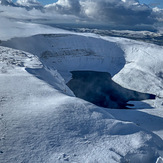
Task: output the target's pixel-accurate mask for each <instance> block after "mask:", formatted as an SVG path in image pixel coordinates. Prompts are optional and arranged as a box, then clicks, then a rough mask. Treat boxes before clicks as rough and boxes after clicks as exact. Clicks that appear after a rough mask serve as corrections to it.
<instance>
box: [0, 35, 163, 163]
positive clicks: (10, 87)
mask: <svg viewBox="0 0 163 163" xmlns="http://www.w3.org/2000/svg"><path fill="white" fill-rule="evenodd" d="M82 35H83V36H81V35H69V34H62V35H60V34H59V35H36V36H32V37H28V38H15V39H11V40H9V41H6V42H2V43H1V45H4V46H8V47H12V48H16V49H21V50H24V51H27V52H31V53H33V54H34V55H32V54H29V53H26V52H22V51H19V50H13V49H9V48H5V47H1V59H0V61H1V65H2V66H1V71H0V72H1V77H0V90H1V97H0V99H1V101H0V105H1V113H2V114H1V119H0V120H1V124H2V131H3V134H0V136H1V141H0V143H1V146H0V151H1V156H2V157H1V158H0V159H1V160H2V162H4V163H8V162H12V163H14V162H36V163H37V162H39V163H40V162H43V163H44V162H48V163H51V162H52V163H53V162H56V163H57V162H58V163H61V162H64V161H68V162H77V163H80V162H81V163H82V162H89V163H91V162H92V163H94V162H99V163H105V162H107V163H108V160H109V162H113V163H114V162H118V163H119V162H130V161H131V162H142V163H144V162H145V163H153V162H156V160H157V158H158V157H159V155H161V153H162V148H163V142H162V140H161V139H160V138H159V137H157V136H156V135H154V134H153V133H151V132H148V131H145V130H143V129H141V128H139V127H138V126H139V125H140V126H141V127H144V128H145V129H148V130H149V131H152V132H155V133H157V134H158V135H159V136H160V137H162V127H161V125H160V124H162V122H163V121H162V116H161V115H162V112H161V110H159V112H158V113H156V111H152V109H151V110H150V111H148V109H146V112H147V113H145V111H144V112H143V111H139V110H138V111H137V110H136V111H133V112H129V111H125V110H123V112H122V111H120V110H117V111H115V110H110V109H108V110H106V109H104V108H100V107H97V106H95V105H93V104H90V103H88V102H86V101H83V100H81V99H78V98H76V97H73V96H74V95H73V93H72V92H71V91H70V90H69V88H68V87H67V86H66V82H67V81H69V80H70V79H71V74H70V71H74V70H75V71H77V70H91V71H101V72H109V73H110V74H111V75H112V76H113V80H115V81H116V82H117V83H119V84H121V85H122V86H125V87H127V88H129V89H134V90H136V91H140V92H144V93H153V94H156V93H159V94H160V95H161V93H162V69H161V65H162V47H159V46H155V45H151V44H145V43H144V44H143V43H141V44H140V43H138V42H135V41H131V40H126V39H116V38H111V37H100V36H97V35H93V34H90V35H89V34H85V35H88V36H87V37H85V36H84V34H82ZM22 53H25V55H23V57H18V58H17V57H16V56H21V54H22ZM36 56H37V57H36ZM15 57H16V58H17V59H14V58H15ZM151 86H152V87H151ZM161 101H162V99H159V100H158V99H156V100H155V101H154V102H152V103H153V104H152V103H150V102H149V104H150V105H151V107H154V106H155V105H157V106H159V108H161V103H162V102H161ZM142 103H143V102H142ZM143 106H145V105H143ZM151 107H150V108H151ZM110 113H111V114H110ZM149 113H151V114H154V115H149ZM133 114H134V115H133ZM112 115H114V117H116V118H114V117H113V116H112ZM143 118H145V119H144V120H143ZM118 119H121V120H125V121H131V122H135V124H133V123H130V122H122V121H120V120H118ZM155 120H156V123H153V121H154V122H155ZM144 123H145V124H144ZM147 123H148V124H147ZM18 133H19V134H18ZM161 156H162V155H161ZM1 160H0V161H1ZM15 160H17V161H15ZM158 160H161V157H160V159H158Z"/></svg>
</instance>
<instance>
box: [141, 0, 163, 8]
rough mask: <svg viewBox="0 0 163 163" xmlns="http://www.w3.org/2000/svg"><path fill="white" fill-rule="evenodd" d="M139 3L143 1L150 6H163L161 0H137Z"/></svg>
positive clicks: (162, 0)
mask: <svg viewBox="0 0 163 163" xmlns="http://www.w3.org/2000/svg"><path fill="white" fill-rule="evenodd" d="M139 2H140V3H145V4H147V5H149V6H151V7H155V6H158V7H160V8H163V0H139Z"/></svg>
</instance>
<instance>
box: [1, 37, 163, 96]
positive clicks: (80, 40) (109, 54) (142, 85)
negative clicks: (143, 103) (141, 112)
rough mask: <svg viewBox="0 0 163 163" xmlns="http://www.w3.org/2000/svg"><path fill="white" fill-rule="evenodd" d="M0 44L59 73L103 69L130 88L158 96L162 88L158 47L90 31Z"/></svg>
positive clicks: (161, 48)
mask: <svg viewBox="0 0 163 163" xmlns="http://www.w3.org/2000/svg"><path fill="white" fill-rule="evenodd" d="M38 42H39V44H38ZM1 45H3V46H9V47H12V48H16V49H21V50H24V51H28V52H31V53H33V54H35V55H37V56H38V57H39V58H40V59H41V60H42V62H43V63H44V64H45V65H48V66H51V67H52V68H53V67H55V68H56V69H57V70H58V71H59V72H60V73H61V74H62V73H66V71H67V72H69V71H73V70H94V71H104V72H109V73H110V74H111V75H112V76H113V80H114V81H116V82H117V83H119V84H121V85H122V86H124V87H127V88H130V89H135V90H137V91H141V92H148V93H154V94H158V95H160V96H161V92H162V90H163V86H162V83H163V68H162V65H163V57H162V55H163V47H161V46H157V45H153V44H148V43H142V42H137V41H133V40H128V39H122V38H113V37H100V36H98V35H93V34H92V35H91V34H90V35H88V36H86V37H85V36H82V34H81V35H70V34H56V35H48V34H47V35H35V36H31V37H27V38H14V39H11V40H9V41H6V42H2V43H1ZM67 75H68V73H67ZM65 76H66V75H65ZM65 76H64V75H63V77H64V78H65V79H66V77H65ZM66 81H67V79H66Z"/></svg>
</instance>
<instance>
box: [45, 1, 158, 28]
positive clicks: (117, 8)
mask: <svg viewBox="0 0 163 163" xmlns="http://www.w3.org/2000/svg"><path fill="white" fill-rule="evenodd" d="M46 9H47V10H51V11H52V10H53V11H56V12H58V13H60V14H67V15H76V16H78V17H79V18H83V17H84V18H85V21H88V22H89V23H90V19H91V21H92V23H99V24H101V23H103V24H115V25H116V24H119V25H138V24H153V23H154V21H155V18H154V16H153V15H152V9H150V8H149V7H148V6H146V5H141V4H140V3H139V1H138V0H123V1H122V0H94V1H91V0H59V1H58V2H56V3H53V4H51V5H47V6H46Z"/></svg>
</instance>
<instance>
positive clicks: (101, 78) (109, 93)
mask: <svg viewBox="0 0 163 163" xmlns="http://www.w3.org/2000/svg"><path fill="white" fill-rule="evenodd" d="M71 73H72V79H71V80H70V81H69V82H68V83H67V85H68V87H69V88H70V89H71V90H72V91H73V92H74V94H75V95H76V96H77V97H79V98H82V99H84V100H86V101H89V102H91V103H93V104H95V105H98V106H102V107H106V108H118V109H119V108H121V109H123V108H124V109H125V108H127V106H128V105H127V102H128V101H131V100H132V101H140V100H146V99H155V95H153V94H147V93H141V92H137V91H133V90H129V89H126V88H123V87H122V86H120V85H118V84H117V83H115V82H114V81H113V80H112V79H111V75H110V74H109V73H107V72H95V71H72V72H71Z"/></svg>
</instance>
